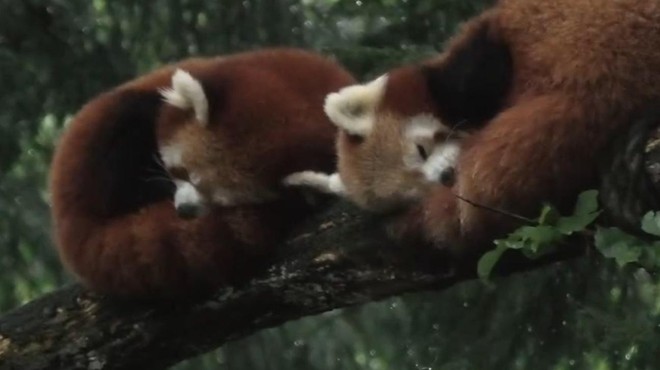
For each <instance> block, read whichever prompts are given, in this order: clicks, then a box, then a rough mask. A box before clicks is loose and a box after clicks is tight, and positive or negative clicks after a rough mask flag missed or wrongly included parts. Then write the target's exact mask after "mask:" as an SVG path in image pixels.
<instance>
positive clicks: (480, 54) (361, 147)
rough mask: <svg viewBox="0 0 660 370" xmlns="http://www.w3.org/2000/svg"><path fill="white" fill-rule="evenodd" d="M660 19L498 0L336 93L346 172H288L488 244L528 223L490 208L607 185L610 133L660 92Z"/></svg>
mask: <svg viewBox="0 0 660 370" xmlns="http://www.w3.org/2000/svg"><path fill="white" fill-rule="evenodd" d="M658 24H660V2H658V1H656V0H630V1H598V0H553V1H542V0H540V1H531V0H500V1H498V2H497V3H496V4H495V5H493V6H492V7H491V8H490V9H488V10H486V11H485V12H483V13H482V14H481V15H479V16H477V17H475V18H474V19H472V20H470V21H468V22H467V23H466V24H465V25H464V26H463V27H462V29H461V30H460V32H459V34H458V35H457V36H456V37H454V39H453V40H452V41H451V42H450V43H449V45H448V47H447V48H446V50H445V51H444V52H443V53H441V54H440V55H439V56H438V57H436V58H433V59H431V60H427V61H423V62H421V63H419V64H416V65H408V66H403V67H400V68H397V69H394V70H392V71H389V72H388V73H386V74H385V75H383V76H382V77H380V78H378V79H376V80H375V81H372V82H370V83H366V84H362V85H355V86H350V87H346V88H344V89H341V90H339V91H337V92H335V93H333V94H329V96H328V97H327V99H326V103H325V111H326V113H327V114H328V116H329V117H330V119H331V120H332V121H333V122H334V123H335V124H336V125H337V126H338V127H339V129H340V133H339V137H338V142H337V148H338V157H339V164H338V169H337V170H338V172H337V174H333V175H325V174H322V173H317V172H313V171H310V172H302V173H298V174H294V175H292V176H290V177H288V178H287V179H286V180H285V183H287V184H289V185H307V186H313V187H316V188H320V189H321V190H323V191H328V192H338V193H341V194H344V195H345V196H346V197H347V198H349V199H351V200H352V201H354V202H356V203H357V204H358V205H361V206H362V207H364V208H366V209H371V210H376V211H379V212H384V211H392V210H393V209H398V210H400V209H401V208H404V211H403V215H402V216H401V217H400V219H399V220H398V221H400V223H397V226H398V227H401V228H402V230H406V235H408V236H409V235H414V236H415V238H418V237H420V236H421V238H422V239H423V240H426V241H428V242H430V243H432V244H434V245H436V246H438V247H451V248H452V249H454V248H456V249H457V250H460V251H461V252H462V253H464V252H468V253H472V252H474V253H480V251H483V250H484V249H489V248H491V246H492V240H493V239H494V238H498V237H502V236H504V235H506V233H508V232H510V231H513V229H515V228H516V227H518V226H519V225H520V224H519V223H518V222H517V221H516V220H515V219H514V218H512V217H510V216H506V215H504V214H502V213H498V212H494V211H493V210H492V209H499V210H504V211H507V212H509V213H514V214H517V215H522V216H526V217H530V218H533V217H536V216H537V212H539V210H540V208H541V206H542V205H543V203H545V202H548V203H551V204H553V205H555V206H557V207H558V208H559V209H560V211H563V212H567V211H570V209H571V207H572V206H573V204H574V203H575V200H576V197H577V195H578V194H579V193H580V192H581V191H583V190H586V189H590V188H594V187H596V186H597V185H598V181H599V178H598V173H597V167H598V164H599V158H601V157H603V155H604V154H606V153H605V151H606V150H608V147H609V144H610V142H611V140H612V139H613V138H614V137H616V136H617V135H618V133H620V132H622V131H623V130H627V129H628V126H629V125H630V123H631V119H630V117H634V116H635V115H637V114H638V113H639V112H640V111H643V110H645V109H647V108H648V105H649V103H650V102H654V101H655V102H657V101H658V100H659V99H660V89H659V88H658V86H660V32H658ZM420 122H421V123H420ZM424 122H425V123H424ZM420 125H421V126H420ZM419 127H426V128H427V130H426V132H427V134H426V135H422V136H425V137H426V139H425V140H426V141H427V142H428V143H430V147H428V146H427V147H425V148H424V147H423V148H422V149H424V150H419V157H418V158H417V161H410V160H409V159H407V158H408V157H410V156H411V155H415V147H416V146H419V145H422V146H424V144H422V143H420V142H419V140H418V139H415V138H414V137H415V135H410V134H409V133H410V132H411V131H412V132H415V131H416V132H423V131H424V130H421V131H420V128H419ZM429 127H433V130H429V129H428V128H429ZM457 131H459V132H461V133H462V138H459V140H456V136H455V135H453V133H455V132H457ZM459 147H460V150H459ZM429 148H431V149H429ZM429 150H432V151H433V153H440V154H441V156H445V157H446V158H447V159H448V160H446V161H445V162H444V163H445V164H444V165H443V166H445V168H453V169H455V174H454V176H455V178H454V180H453V182H452V183H453V184H452V185H451V186H442V185H441V184H439V179H438V177H437V176H436V177H435V178H434V177H433V176H435V175H437V173H442V172H443V171H437V170H434V171H431V172H429V171H427V170H426V169H425V167H426V166H429V164H428V163H429V161H430V160H431V158H432V156H431V155H429V153H430V152H429ZM442 153H445V154H442ZM431 167H433V165H431ZM429 173H430V174H431V175H432V176H427V175H426V174H429ZM459 197H460V198H462V199H467V200H469V201H471V202H472V203H470V202H466V201H463V200H462V199H459ZM474 204H477V205H483V206H486V207H488V208H490V209H488V208H486V207H479V206H475V205H474Z"/></svg>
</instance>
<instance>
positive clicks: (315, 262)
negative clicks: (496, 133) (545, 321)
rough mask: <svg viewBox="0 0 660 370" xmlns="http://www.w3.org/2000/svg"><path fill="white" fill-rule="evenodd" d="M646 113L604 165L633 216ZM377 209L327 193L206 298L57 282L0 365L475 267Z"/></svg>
mask: <svg viewBox="0 0 660 370" xmlns="http://www.w3.org/2000/svg"><path fill="white" fill-rule="evenodd" d="M654 117H656V116H654ZM642 121H644V122H646V123H645V124H644V125H641V126H639V125H638V127H637V126H636V128H635V129H633V130H632V131H631V132H632V134H631V135H632V136H631V138H626V140H623V141H622V142H623V146H624V149H621V150H617V152H618V153H622V154H621V155H619V156H616V157H615V158H614V159H613V160H612V162H610V163H615V165H608V166H605V168H606V169H607V171H605V176H604V179H605V180H606V181H604V185H603V187H602V190H601V191H602V194H601V195H602V196H603V198H604V199H605V204H606V205H607V206H608V208H609V209H614V210H615V212H614V213H615V215H619V216H621V217H624V218H627V219H628V220H635V221H637V220H639V218H635V217H638V216H639V213H640V212H641V211H642V209H643V207H640V206H639V204H645V205H647V206H648V205H649V204H655V203H653V202H654V197H653V196H652V194H651V193H650V192H651V191H652V189H653V186H650V187H649V186H648V185H649V184H650V185H652V184H651V183H649V182H647V181H646V177H644V178H642V180H639V178H640V176H639V171H640V169H642V170H644V168H646V169H651V170H653V168H654V167H655V168H656V169H657V167H658V166H660V155H657V154H658V153H660V149H658V148H659V147H660V146H656V147H655V148H652V149H653V150H654V151H655V152H656V153H655V154H653V153H651V154H650V155H648V156H647V158H649V159H650V161H647V163H646V165H644V160H643V158H644V156H643V155H641V154H640V153H643V152H644V150H643V148H640V146H642V147H643V146H644V144H645V141H640V140H637V141H636V143H637V144H635V145H630V143H632V142H635V140H634V139H635V138H639V137H642V136H641V135H644V136H643V137H646V133H647V132H646V128H647V127H648V126H649V120H642ZM644 122H642V123H644ZM640 155H641V156H640ZM640 158H641V159H640ZM616 163H618V164H619V165H618V166H617V165H616ZM608 171H609V172H610V174H608ZM657 172H658V171H656V173H657ZM611 173H615V174H617V175H616V176H614V175H611ZM658 177H659V178H660V176H658ZM631 178H635V179H638V180H639V181H637V180H636V181H628V180H629V179H631ZM626 179H628V180H626ZM622 180H623V181H622ZM640 184H642V185H640ZM643 184H645V185H643ZM381 221H382V220H379V219H377V218H375V217H373V216H368V215H365V214H364V213H361V212H359V211H358V210H357V209H355V208H354V207H352V206H350V205H348V204H346V203H342V202H340V203H337V204H334V205H332V206H331V207H329V208H328V209H327V210H326V211H324V212H321V213H320V214H319V215H318V217H317V218H316V219H314V220H310V221H309V223H308V224H307V225H303V226H302V227H301V231H300V232H298V233H296V234H295V236H294V237H292V238H290V240H289V242H287V243H286V244H285V245H284V246H282V248H280V250H282V253H283V254H282V256H281V258H280V259H279V261H280V262H278V263H276V264H274V265H273V267H272V268H271V269H270V270H269V271H267V272H266V273H265V274H264V275H263V277H261V278H258V279H255V280H253V281H251V282H249V283H247V284H245V285H244V286H240V287H238V286H237V287H233V288H230V289H224V290H222V291H220V292H218V293H217V294H216V295H215V296H214V297H212V298H210V299H206V300H204V301H201V302H186V303H183V302H182V303H179V304H178V305H177V306H172V305H152V306H140V307H136V306H122V305H119V304H117V303H116V302H110V301H108V300H105V299H103V298H101V297H97V296H95V295H93V294H90V293H88V292H86V291H84V290H83V289H81V288H80V287H79V286H71V287H67V288H63V289H61V290H59V291H56V292H54V293H52V294H49V295H46V296H44V297H42V298H40V299H38V300H35V301H33V302H31V303H29V304H27V305H25V306H23V307H20V308H18V309H16V310H14V311H13V312H10V313H9V314H7V315H5V316H4V317H2V318H0V369H21V370H31V369H35V370H36V369H63V370H64V369H66V370H73V369H135V368H145V369H162V368H166V367H167V366H170V365H172V364H174V363H176V362H178V361H181V360H183V359H185V358H188V357H192V356H194V355H197V354H201V353H204V352H206V351H208V350H211V349H213V348H216V347H218V346H220V345H222V344H223V343H226V342H227V341H230V340H235V339H238V338H241V337H243V336H246V335H248V334H250V333H254V332H256V331H258V330H260V329H263V328H267V327H272V326H276V325H280V324H282V323H284V322H286V321H289V320H292V319H296V318H300V317H303V316H308V315H313V314H317V313H320V312H324V311H328V310H331V309H335V308H340V307H346V306H350V305H355V304H360V303H364V302H369V301H373V300H377V299H381V298H385V297H389V296H395V295H400V294H402V293H406V292H414V291H420V290H427V289H442V288H446V287H448V286H451V285H453V284H455V283H456V282H459V281H463V280H467V279H471V278H473V277H474V267H475V264H470V263H467V264H466V263H456V261H452V260H451V259H449V258H448V256H445V255H443V254H442V252H439V251H437V250H431V249H423V248H411V247H412V246H406V248H402V247H398V246H396V245H394V244H392V243H391V242H390V241H389V240H388V238H387V237H386V235H385V233H384V231H383V227H382V225H383V223H382V222H381ZM631 222H632V221H631ZM582 251H583V248H565V249H563V252H560V254H557V255H554V256H552V257H551V258H548V259H546V260H543V261H535V262H532V261H528V260H524V259H520V258H517V259H515V256H509V259H508V261H506V262H508V263H504V264H502V266H503V267H502V268H500V271H499V273H500V274H507V273H512V272H515V271H520V270H523V269H529V268H533V267H535V266H536V265H539V264H544V263H545V264H547V263H550V262H552V261H554V260H562V259H567V258H570V257H573V256H576V255H580V254H581V253H582ZM512 258H514V259H512ZM475 263H476V262H475Z"/></svg>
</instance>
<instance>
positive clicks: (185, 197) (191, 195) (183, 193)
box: [174, 180, 204, 208]
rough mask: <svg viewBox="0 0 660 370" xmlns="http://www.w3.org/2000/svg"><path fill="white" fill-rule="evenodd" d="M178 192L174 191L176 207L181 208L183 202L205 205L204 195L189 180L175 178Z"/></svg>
mask: <svg viewBox="0 0 660 370" xmlns="http://www.w3.org/2000/svg"><path fill="white" fill-rule="evenodd" d="M174 184H175V185H176V193H174V207H175V208H179V206H181V205H182V204H190V205H196V206H203V204H204V200H203V198H202V195H201V194H200V193H199V192H198V191H197V189H195V187H194V186H193V185H192V184H191V183H189V182H188V181H182V180H174Z"/></svg>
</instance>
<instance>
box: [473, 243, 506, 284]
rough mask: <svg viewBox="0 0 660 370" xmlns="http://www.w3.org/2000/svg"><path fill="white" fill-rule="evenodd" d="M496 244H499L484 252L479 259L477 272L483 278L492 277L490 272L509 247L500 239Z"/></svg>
mask: <svg viewBox="0 0 660 370" xmlns="http://www.w3.org/2000/svg"><path fill="white" fill-rule="evenodd" d="M495 245H497V247H496V248H495V249H493V250H492V251H489V252H486V253H484V255H483V256H481V258H480V259H479V263H478V265H477V274H478V275H479V277H480V278H482V279H488V277H490V273H491V272H492V271H493V268H494V267H495V265H496V264H497V262H498V261H499V260H500V258H501V257H502V254H503V253H504V252H505V251H506V250H507V249H509V248H508V247H507V246H506V245H505V244H504V243H500V241H496V242H495Z"/></svg>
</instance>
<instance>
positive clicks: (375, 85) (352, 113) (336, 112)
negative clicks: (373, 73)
mask: <svg viewBox="0 0 660 370" xmlns="http://www.w3.org/2000/svg"><path fill="white" fill-rule="evenodd" d="M386 85H387V75H382V76H380V77H378V78H377V79H375V80H373V81H371V82H369V83H367V84H361V85H352V86H347V87H344V88H343V89H341V90H339V91H338V92H336V93H331V94H328V96H326V98H325V104H324V106H323V110H324V111H325V114H326V115H327V116H328V118H330V120H331V121H332V122H333V123H334V124H335V125H337V126H338V127H339V128H341V129H343V130H345V131H347V132H348V133H350V134H353V135H360V136H366V135H368V134H369V133H370V132H371V129H372V128H373V125H374V119H375V118H374V116H375V114H376V112H375V110H376V106H377V105H378V103H379V102H380V100H381V98H382V97H383V94H384V93H385V87H386Z"/></svg>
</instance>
